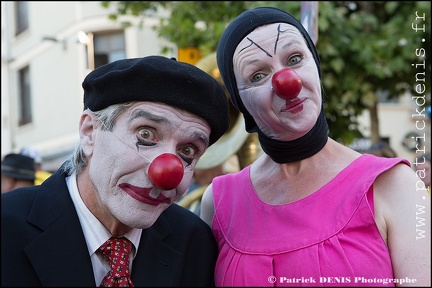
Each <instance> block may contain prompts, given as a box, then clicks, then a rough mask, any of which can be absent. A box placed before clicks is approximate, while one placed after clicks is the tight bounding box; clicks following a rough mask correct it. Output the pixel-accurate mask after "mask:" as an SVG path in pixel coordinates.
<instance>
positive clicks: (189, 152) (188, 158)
mask: <svg viewBox="0 0 432 288" xmlns="http://www.w3.org/2000/svg"><path fill="white" fill-rule="evenodd" d="M177 153H178V155H179V156H180V157H181V158H182V159H183V160H184V161H185V162H186V163H187V164H188V165H190V164H191V163H192V162H193V160H194V159H195V158H196V157H198V156H199V149H198V148H197V147H194V146H185V147H182V148H180V149H178V150H177Z"/></svg>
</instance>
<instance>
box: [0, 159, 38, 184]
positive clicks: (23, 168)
mask: <svg viewBox="0 0 432 288" xmlns="http://www.w3.org/2000/svg"><path fill="white" fill-rule="evenodd" d="M35 172H36V171H35V161H34V159H33V158H31V157H29V156H26V155H21V154H15V153H11V154H8V155H6V156H5V157H4V158H3V161H2V162H1V173H2V174H3V175H6V176H9V177H12V178H15V179H20V180H33V181H34V179H35Z"/></svg>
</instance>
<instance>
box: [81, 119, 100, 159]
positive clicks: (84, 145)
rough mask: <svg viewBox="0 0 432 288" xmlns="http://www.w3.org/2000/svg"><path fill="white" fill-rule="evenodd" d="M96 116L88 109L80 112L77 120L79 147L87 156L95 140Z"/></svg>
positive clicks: (91, 151) (91, 150) (90, 152)
mask: <svg viewBox="0 0 432 288" xmlns="http://www.w3.org/2000/svg"><path fill="white" fill-rule="evenodd" d="M96 125H97V119H96V116H95V115H93V114H92V113H89V112H88V111H84V112H83V113H82V114H81V118H80V122H79V134H80V142H81V149H82V150H83V152H84V153H85V154H86V156H87V157H89V156H90V155H91V154H92V153H93V146H94V140H95V136H96V135H95V133H96V128H97V126H96Z"/></svg>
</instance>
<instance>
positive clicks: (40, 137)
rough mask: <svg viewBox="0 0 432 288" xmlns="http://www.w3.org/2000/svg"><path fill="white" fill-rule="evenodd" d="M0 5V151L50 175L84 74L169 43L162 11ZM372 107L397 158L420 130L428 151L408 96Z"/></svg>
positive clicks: (63, 149)
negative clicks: (22, 156)
mask: <svg viewBox="0 0 432 288" xmlns="http://www.w3.org/2000/svg"><path fill="white" fill-rule="evenodd" d="M1 5H2V7H1V13H2V15H1V16H2V17H1V37H2V39H1V45H2V49H1V65H2V66H1V77H2V79H1V81H2V82H1V83H2V86H1V103H2V106H1V109H2V110H1V117H2V119H1V134H2V139H1V154H2V157H3V156H4V155H6V154H8V153H11V152H19V151H21V150H22V149H23V148H27V147H30V148H32V149H36V150H37V151H39V152H40V155H41V158H42V169H43V170H47V171H51V172H52V171H54V170H56V169H57V168H58V167H59V166H60V165H61V164H62V163H63V161H64V160H65V159H66V158H67V156H68V155H69V154H70V153H71V152H72V150H73V148H74V147H75V145H76V143H77V141H78V131H77V130H78V124H79V123H78V121H79V116H80V114H81V112H82V109H83V90H82V87H81V83H82V81H83V79H84V77H85V76H86V75H87V74H88V73H89V72H90V71H91V70H92V69H94V68H97V67H99V66H101V65H103V64H106V63H109V62H112V61H115V60H117V59H121V58H132V57H143V56H147V55H154V54H161V50H162V47H163V46H167V45H168V46H170V43H166V42H165V41H164V40H163V39H161V38H159V37H158V36H157V32H156V31H155V30H154V29H153V28H152V27H154V26H155V25H157V24H158V23H159V18H158V17H159V16H160V15H167V11H158V12H157V13H154V14H151V13H149V15H147V16H148V17H146V18H145V21H144V22H143V23H142V24H138V23H137V21H141V19H140V20H138V19H137V18H133V17H129V18H128V17H127V16H122V17H125V18H127V19H126V20H127V21H129V22H131V23H135V25H131V26H128V27H127V28H124V27H122V25H121V23H122V21H116V22H114V21H111V20H110V19H109V18H108V14H109V13H111V12H113V11H112V10H110V9H106V8H103V7H102V6H101V2H99V1H89V2H87V1H86V2H84V1H70V2H69V1H68V2H64V1H54V2H43V1H42V2H34V1H15V2H14V1H2V2H1ZM171 47H172V51H173V52H170V53H172V55H165V56H168V57H176V58H178V59H179V60H180V61H185V62H196V60H198V59H194V57H197V55H196V51H195V50H193V51H188V50H179V49H176V47H175V45H171ZM188 57H189V58H191V59H188ZM192 64H194V63H192ZM407 65H408V64H407ZM378 108H379V119H380V122H379V125H380V131H381V134H382V135H383V137H384V139H385V140H386V141H388V142H389V144H390V146H391V147H392V149H393V150H394V151H395V152H396V154H397V155H398V156H401V157H405V158H407V159H409V160H412V159H414V157H415V150H413V147H412V143H413V141H410V140H412V137H416V135H417V136H422V135H423V134H424V133H426V138H425V139H426V141H428V143H429V145H427V147H429V148H428V149H429V150H430V116H429V118H428V119H426V121H427V125H428V126H427V127H426V128H425V129H424V130H422V131H419V129H418V127H417V126H416V123H415V121H416V120H418V119H416V118H414V117H413V116H412V115H413V114H415V108H416V107H415V103H414V102H413V101H412V99H411V97H410V95H405V96H403V97H401V98H400V99H399V101H392V102H385V101H384V102H383V103H380V104H379V107H378ZM429 113H430V112H429ZM429 115H430V114H429ZM359 120H360V122H361V129H362V132H363V134H364V135H365V138H363V139H357V140H356V141H355V142H354V143H353V144H352V147H353V148H354V149H356V150H359V151H362V152H363V151H366V150H367V149H369V148H370V146H371V143H370V141H369V140H368V136H369V131H370V123H368V122H369V117H368V115H367V114H366V112H365V114H364V115H361V116H360V117H359ZM414 143H416V141H414ZM410 145H411V146H410ZM414 148H415V147H414Z"/></svg>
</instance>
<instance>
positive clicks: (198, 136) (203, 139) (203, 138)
mask: <svg viewBox="0 0 432 288" xmlns="http://www.w3.org/2000/svg"><path fill="white" fill-rule="evenodd" d="M192 136H193V137H195V138H196V139H198V141H201V142H203V143H204V144H205V147H208V146H209V139H208V138H207V137H206V136H205V135H204V134H202V133H200V132H193V133H192Z"/></svg>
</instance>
